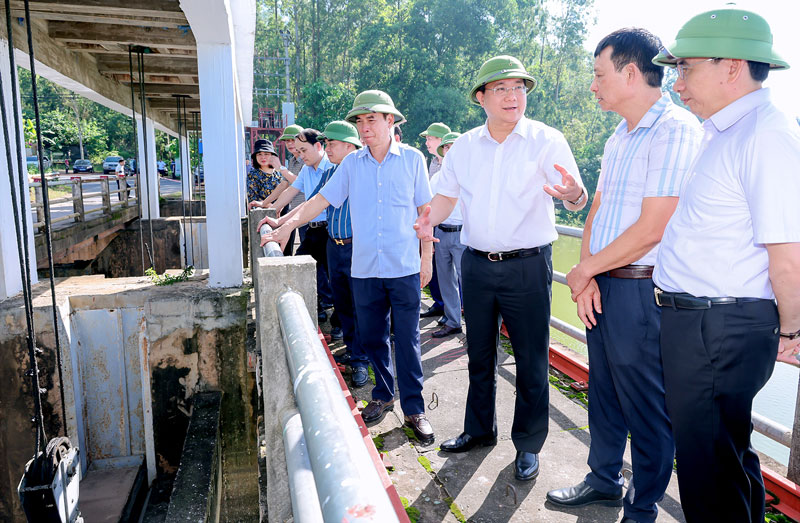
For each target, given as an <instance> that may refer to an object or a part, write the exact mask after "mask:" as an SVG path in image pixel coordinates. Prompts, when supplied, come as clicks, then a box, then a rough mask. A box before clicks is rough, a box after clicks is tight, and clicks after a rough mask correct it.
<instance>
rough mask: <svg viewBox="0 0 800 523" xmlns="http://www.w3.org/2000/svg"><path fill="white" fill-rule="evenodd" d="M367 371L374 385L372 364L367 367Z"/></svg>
mask: <svg viewBox="0 0 800 523" xmlns="http://www.w3.org/2000/svg"><path fill="white" fill-rule="evenodd" d="M367 373H368V374H369V379H370V381H371V382H372V384H373V385H375V372H374V371H373V370H372V365H370V366H369V367H367Z"/></svg>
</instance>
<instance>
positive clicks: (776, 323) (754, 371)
mask: <svg viewBox="0 0 800 523" xmlns="http://www.w3.org/2000/svg"><path fill="white" fill-rule="evenodd" d="M697 35H702V38H698V37H697ZM653 61H654V62H655V63H656V64H660V65H667V66H670V67H676V68H677V71H678V77H679V78H678V80H677V81H676V82H675V86H674V89H675V92H677V93H678V94H679V95H680V97H681V100H683V102H684V103H685V104H686V105H688V106H689V108H690V109H691V111H692V112H693V113H694V114H696V115H697V116H699V117H700V118H702V119H704V120H705V122H704V123H703V128H704V131H705V136H704V137H703V143H702V146H701V152H700V154H699V155H698V156H697V158H696V159H695V161H694V164H693V166H692V168H691V169H690V172H689V175H688V181H687V183H686V186H685V187H684V189H683V192H682V193H681V199H680V202H679V203H678V207H677V209H676V210H675V214H674V215H673V217H672V219H671V220H670V222H669V224H668V225H667V228H666V230H665V232H664V237H663V239H662V241H661V248H660V250H659V253H658V258H657V259H656V268H655V272H654V274H653V279H654V281H655V284H656V286H657V288H656V290H655V292H656V296H655V299H656V302H657V303H658V304H659V305H660V306H661V308H662V313H661V351H662V360H663V365H664V385H665V388H666V403H667V411H668V413H669V415H670V419H671V420H672V431H673V435H674V437H675V449H676V460H677V467H678V469H677V470H678V484H679V487H680V493H681V504H682V506H683V512H684V514H685V515H686V519H687V521H737V522H739V521H747V522H759V523H761V522H762V521H764V497H765V496H764V482H763V479H762V477H761V468H760V464H759V460H758V455H757V454H756V452H755V451H754V450H753V448H752V447H751V445H750V433H751V431H752V423H751V418H750V416H751V414H750V413H751V411H752V405H753V398H754V397H755V395H756V393H757V392H758V391H759V390H760V389H761V388H762V387H763V386H764V384H765V383H766V382H767V380H769V377H770V375H771V374H772V370H773V367H774V365H775V358H776V355H779V353H780V354H781V355H782V357H785V358H790V357H792V356H794V355H795V354H796V353H797V351H798V343H800V227H798V225H797V200H798V196H800V176H797V166H798V165H800V128H798V125H797V122H796V121H795V120H794V118H791V117H789V116H787V115H785V114H784V113H782V112H781V111H780V110H778V109H777V108H776V107H775V105H773V103H772V102H771V100H770V93H769V90H768V89H764V88H763V87H762V82H763V81H764V80H765V79H766V78H767V75H768V73H769V70H770V69H786V68H787V67H788V64H787V63H786V62H784V61H783V60H782V59H781V58H780V56H778V54H777V53H775V51H773V49H772V33H771V31H770V28H769V25H768V24H767V22H766V21H765V20H764V19H763V18H762V17H761V16H759V15H758V14H756V13H754V12H752V11H745V10H741V9H736V8H735V6H726V7H724V8H721V9H716V10H713V11H708V12H705V13H702V14H699V15H697V16H695V17H694V18H692V19H691V20H689V21H688V22H687V23H686V24H684V26H683V27H682V28H681V29H680V31H679V32H678V35H677V37H676V39H675V42H673V43H672V44H670V45H669V46H667V48H666V49H662V50H661V52H660V53H659V54H658V55H657V56H656V57H655V58H654V59H653ZM776 299H777V306H776V302H775V300H776Z"/></svg>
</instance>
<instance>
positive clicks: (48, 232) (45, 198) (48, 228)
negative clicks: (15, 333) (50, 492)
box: [25, 0, 67, 439]
mask: <svg viewBox="0 0 800 523" xmlns="http://www.w3.org/2000/svg"><path fill="white" fill-rule="evenodd" d="M25 29H26V32H27V36H28V57H29V59H30V67H31V89H32V91H33V93H32V94H33V116H34V120H35V125H36V151H37V153H38V154H39V170H40V172H41V173H42V203H43V204H44V230H45V244H46V245H47V264H48V268H49V269H50V298H51V300H50V301H51V305H52V307H53V335H54V337H55V342H56V364H57V365H58V382H59V384H60V387H59V390H60V394H61V414H62V416H63V420H64V433H65V434H66V432H67V431H66V424H67V406H66V401H65V399H64V373H63V370H62V368H61V367H62V359H61V339H60V338H61V337H60V336H59V333H58V307H57V305H56V283H55V267H54V266H53V237H52V222H51V220H50V196H49V194H48V193H49V189H48V187H47V181H46V178H45V175H44V150H43V147H42V126H41V118H40V115H39V93H38V90H37V86H36V54H35V53H34V49H33V30H32V29H31V9H30V2H29V0H25ZM40 407H41V403H40ZM42 434H43V435H44V426H42ZM45 439H46V438H45Z"/></svg>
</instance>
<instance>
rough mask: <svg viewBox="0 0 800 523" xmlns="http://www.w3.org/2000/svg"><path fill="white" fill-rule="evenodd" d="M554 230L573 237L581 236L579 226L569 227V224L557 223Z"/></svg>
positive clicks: (581, 232)
mask: <svg viewBox="0 0 800 523" xmlns="http://www.w3.org/2000/svg"><path fill="white" fill-rule="evenodd" d="M556 231H557V232H558V234H563V235H564V236H571V237H573V238H583V229H581V228H580V227H570V226H569V225H558V224H556Z"/></svg>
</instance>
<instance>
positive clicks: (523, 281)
mask: <svg viewBox="0 0 800 523" xmlns="http://www.w3.org/2000/svg"><path fill="white" fill-rule="evenodd" d="M535 84H536V82H535V80H534V78H533V77H532V76H531V75H530V74H528V72H527V71H525V68H524V67H523V65H522V63H521V62H520V61H519V60H517V59H516V58H513V57H511V56H497V57H494V58H492V59H490V60H488V61H487V62H485V63H484V64H483V66H481V69H480V71H479V72H478V78H477V81H476V83H475V86H474V87H473V88H472V91H471V93H470V99H471V100H472V102H473V103H476V104H479V105H481V106H482V107H483V109H484V111H486V124H485V125H482V126H481V127H478V128H476V129H473V130H471V131H469V132H468V133H465V134H464V135H463V136H461V137H460V138H458V140H456V142H455V143H454V144H453V145H452V147H451V148H450V150H449V151H448V153H447V156H446V157H445V160H444V163H443V165H442V170H441V171H440V180H439V184H438V193H437V194H436V195H435V196H434V198H433V200H432V201H431V206H430V210H427V209H426V210H425V211H424V212H423V214H422V215H421V216H420V217H419V219H418V220H417V223H416V224H415V226H414V228H415V229H416V230H417V236H418V237H419V238H421V239H423V240H431V239H432V238H433V233H432V228H433V227H434V226H436V225H438V224H439V223H441V222H442V220H444V219H446V218H447V217H448V216H449V215H450V212H451V211H452V209H453V207H454V206H455V205H456V202H457V201H458V199H460V200H461V202H462V203H463V207H462V210H463V218H464V225H463V228H462V230H461V243H463V244H464V245H466V246H467V250H466V251H465V252H464V255H463V258H462V261H461V270H462V278H463V294H464V314H465V319H466V324H467V344H468V347H467V355H468V356H469V392H468V394H467V405H466V413H465V416H464V432H463V433H462V434H461V435H460V436H458V437H456V438H453V439H451V440H448V441H445V442H444V443H442V444H441V450H442V451H445V452H464V451H467V450H470V449H471V448H473V447H476V446H488V445H494V444H495V443H496V442H497V420H496V417H495V388H496V383H495V381H496V378H495V376H496V367H497V342H498V334H499V320H500V315H502V317H503V320H504V321H505V324H506V327H507V328H508V333H509V335H510V338H511V346H512V347H513V350H514V358H515V360H516V364H517V379H516V386H517V395H516V405H515V411H514V422H513V426H512V429H511V439H512V440H513V442H514V446H515V447H516V449H517V456H516V460H515V467H514V470H515V476H516V478H517V479H519V480H522V481H525V480H531V479H533V478H535V477H536V476H537V475H538V473H539V457H538V454H539V451H540V450H541V448H542V445H543V444H544V440H545V438H546V437H547V426H548V387H549V385H548V379H547V366H548V346H549V341H550V329H549V320H550V289H551V283H552V277H553V265H552V261H551V246H550V244H551V243H552V242H553V241H554V240H555V239H556V238H557V237H558V234H557V233H556V229H555V213H554V207H553V197H555V198H558V199H560V200H563V201H564V206H565V207H566V208H567V209H568V210H572V211H577V210H580V209H582V208H583V207H584V205H586V200H587V197H586V190H585V189H584V187H583V182H582V181H581V178H580V175H579V173H578V167H577V165H576V164H575V159H574V158H573V156H572V151H570V148H569V145H568V144H567V141H566V140H565V139H564V136H563V135H562V134H561V133H560V132H558V131H557V130H555V129H553V128H551V127H548V126H546V125H544V124H543V123H541V122H536V121H533V120H530V119H528V118H526V117H525V116H524V115H525V107H526V95H527V93H528V92H530V91H531V90H532V89H533V87H534V86H535ZM459 205H461V204H459Z"/></svg>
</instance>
